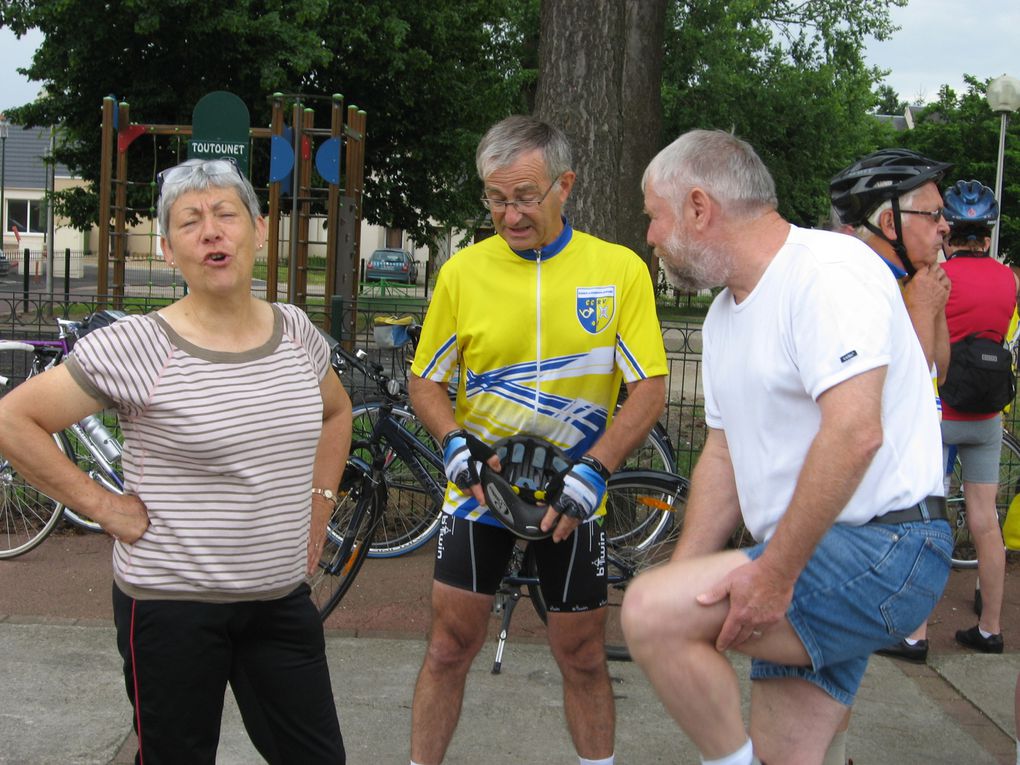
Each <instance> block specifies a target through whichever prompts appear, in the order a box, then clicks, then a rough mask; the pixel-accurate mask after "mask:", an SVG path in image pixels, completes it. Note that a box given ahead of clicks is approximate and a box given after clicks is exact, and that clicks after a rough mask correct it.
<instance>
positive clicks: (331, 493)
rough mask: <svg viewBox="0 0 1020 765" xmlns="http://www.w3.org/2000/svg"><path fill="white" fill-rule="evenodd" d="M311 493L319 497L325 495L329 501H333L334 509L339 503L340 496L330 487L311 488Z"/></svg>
mask: <svg viewBox="0 0 1020 765" xmlns="http://www.w3.org/2000/svg"><path fill="white" fill-rule="evenodd" d="M312 494H318V495H319V496H320V497H325V498H326V499H328V500H329V501H330V502H332V503H333V509H334V510H335V509H336V506H337V505H338V504H340V497H338V496H337V495H336V492H334V491H333V490H332V489H312Z"/></svg>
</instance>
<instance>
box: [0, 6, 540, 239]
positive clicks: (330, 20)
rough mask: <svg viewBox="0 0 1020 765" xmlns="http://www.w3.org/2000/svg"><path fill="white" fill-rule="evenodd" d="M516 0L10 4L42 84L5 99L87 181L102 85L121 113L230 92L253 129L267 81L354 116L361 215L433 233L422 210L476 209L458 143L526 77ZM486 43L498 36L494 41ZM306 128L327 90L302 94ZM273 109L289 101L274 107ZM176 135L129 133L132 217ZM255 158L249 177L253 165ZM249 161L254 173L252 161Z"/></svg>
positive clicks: (175, 116) (452, 214) (186, 115)
mask: <svg viewBox="0 0 1020 765" xmlns="http://www.w3.org/2000/svg"><path fill="white" fill-rule="evenodd" d="M531 6H532V3H529V2H526V1H525V0H491V1H490V2H486V3H481V2H468V1H467V0H429V2H427V3H423V2H420V1H419V0H374V1H373V2H371V3H362V2H341V1H340V0H229V1H228V2H221V3H207V2H200V0H159V2H156V1H155V0H108V1H107V2H103V3H96V2H93V0H36V1H35V2H28V1H27V0H17V1H16V2H11V3H7V4H5V5H3V6H2V9H0V25H3V26H8V27H10V28H11V29H13V30H14V31H16V32H18V31H22V32H23V31H25V30H26V29H28V28H33V27H34V28H38V29H40V30H41V31H42V32H43V33H44V34H45V40H44V42H43V44H42V46H41V47H40V49H39V50H38V52H37V53H36V56H35V58H34V60H33V62H32V65H31V66H30V67H29V68H28V71H27V74H28V75H29V76H30V77H31V78H32V79H34V80H38V81H40V82H42V83H43V84H44V85H45V88H46V90H47V95H45V96H44V97H42V98H41V99H39V100H37V101H35V102H33V103H32V104H28V105H26V106H24V107H22V108H20V109H17V110H14V112H13V113H12V114H11V115H10V116H12V117H13V119H14V120H16V121H18V122H19V123H22V124H28V125H51V124H59V125H60V126H61V137H62V141H61V142H60V146H59V148H58V149H57V152H56V159H57V160H58V161H60V162H62V163H64V164H66V165H67V166H68V167H70V168H71V169H72V171H73V172H75V173H76V174H78V175H80V176H81V177H82V178H84V179H86V180H87V181H91V182H93V183H94V182H96V181H97V180H98V177H99V158H100V144H101V135H100V122H101V120H100V109H101V105H102V99H103V98H104V97H105V96H108V95H110V94H115V95H116V97H117V98H118V99H120V100H126V101H128V102H129V103H130V107H131V119H132V121H136V122H146V123H154V124H189V123H190V121H191V111H192V109H193V107H194V105H195V103H196V102H197V101H198V100H199V99H200V98H201V97H202V96H203V95H205V94H206V93H209V92H211V91H213V90H229V91H231V92H233V93H236V94H237V95H238V96H240V97H241V99H242V100H243V101H244V102H245V103H246V104H247V105H248V108H249V110H250V111H251V119H252V124H253V125H268V124H269V115H270V108H271V107H270V103H269V100H268V97H269V96H270V94H272V93H273V92H275V91H280V92H284V93H291V94H298V93H305V94H316V95H321V96H329V95H331V94H333V93H342V94H343V95H344V96H345V99H346V103H348V104H354V105H357V106H358V107H360V108H362V109H365V110H366V111H367V112H368V141H367V144H366V159H365V162H366V168H367V177H366V200H365V211H366V217H367V218H368V219H369V220H371V221H373V222H376V223H381V224H384V225H389V226H396V227H400V228H404V229H406V230H408V231H409V232H410V233H411V234H412V236H414V238H415V239H417V240H418V241H422V242H426V241H429V240H430V239H431V238H432V237H433V236H434V230H433V225H432V223H430V220H429V219H430V217H432V218H436V219H438V220H439V221H440V223H456V224H461V223H462V222H463V221H464V220H466V219H469V218H471V217H473V216H475V215H477V214H478V211H479V205H478V202H477V196H478V183H477V182H476V181H474V180H473V171H472V169H473V154H474V147H475V145H476V144H477V141H478V139H479V137H480V135H481V132H482V131H483V130H484V128H485V127H486V126H487V125H488V124H491V122H493V121H494V120H496V119H499V118H500V117H502V116H505V114H507V113H508V111H509V110H510V108H511V104H513V103H514V102H515V99H517V98H519V95H520V93H521V92H522V89H523V87H524V85H525V84H526V81H527V79H528V77H529V76H531V77H533V72H532V73H531V74H530V75H529V74H528V73H523V74H522V72H521V69H520V64H519V60H520V57H521V55H522V51H525V47H526V46H525V44H524V43H525V40H524V38H523V37H522V35H521V34H519V32H518V31H517V30H518V29H519V28H520V24H521V23H523V22H521V19H522V18H525V19H526V18H527V16H528V14H529V13H531V14H532V15H534V14H535V13H537V10H535V9H534V8H532V7H531ZM497 43H498V44H497ZM305 103H306V105H307V106H309V107H311V108H314V109H316V111H317V114H316V121H315V124H316V125H317V126H320V127H323V126H326V125H328V124H329V121H328V119H329V118H328V114H327V110H328V101H317V100H314V99H310V98H309V99H307V100H306V102H305ZM288 115H289V112H288ZM183 153H184V148H183V144H176V145H175V144H173V143H172V142H167V141H166V140H163V141H162V142H159V143H154V142H153V140H152V139H147V138H141V139H138V140H137V141H136V142H135V143H134V144H133V145H132V147H131V150H130V154H129V167H130V168H131V180H133V181H136V182H138V184H140V185H138V186H134V187H132V190H133V195H132V200H131V202H130V204H131V205H132V207H134V208H135V211H136V212H139V213H145V212H147V210H148V205H149V203H150V198H151V188H149V187H147V186H146V185H145V184H146V182H149V181H151V179H152V178H153V176H154V174H155V171H156V170H158V169H160V168H162V167H165V166H167V165H169V164H172V163H173V162H174V161H176V160H177V159H179V158H181V157H182V156H183ZM266 164H267V163H266V162H264V161H263V162H262V163H261V165H263V167H262V168H261V170H260V169H259V166H258V165H259V163H256V164H255V173H254V174H255V178H254V180H255V181H256V183H265V179H266V176H265V173H266V169H265V165H266ZM260 172H261V173H262V175H261V178H260V177H259V173H260ZM61 202H62V203H63V208H62V211H63V212H64V213H66V214H69V215H70V216H71V218H72V220H73V221H74V224H75V225H77V226H79V227H87V226H88V225H90V224H91V223H94V222H95V221H96V220H97V210H98V204H97V197H96V194H95V193H94V192H93V191H92V190H91V189H89V190H87V191H85V190H78V191H75V192H71V193H69V194H67V195H65V196H64V198H63V199H62V200H61Z"/></svg>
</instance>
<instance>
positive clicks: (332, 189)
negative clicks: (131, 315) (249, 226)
mask: <svg viewBox="0 0 1020 765" xmlns="http://www.w3.org/2000/svg"><path fill="white" fill-rule="evenodd" d="M310 98H315V97H310V96H286V95H284V94H282V93H275V94H273V96H272V119H271V124H270V127H268V128H258V127H251V128H250V129H249V141H250V144H251V146H250V148H251V149H254V147H255V143H256V142H257V141H266V142H268V146H269V151H268V152H265V154H266V155H267V156H269V157H271V158H272V161H273V164H274V167H275V165H276V161H277V159H278V157H277V156H276V153H277V152H278V149H280V148H284V146H283V145H284V144H287V145H289V146H291V147H294V149H293V168H292V170H291V173H290V175H289V178H290V179H292V180H291V182H290V183H289V184H288V186H289V187H288V188H285V181H284V179H283V178H278V179H276V180H273V172H272V171H270V173H268V174H267V181H266V185H265V186H258V185H256V191H257V192H258V193H259V194H260V197H261V196H262V192H265V193H266V196H267V197H268V213H267V216H266V220H267V224H268V226H267V241H266V246H267V252H266V261H265V266H266V280H265V281H266V299H267V300H278V299H286V300H287V302H290V303H293V304H295V305H298V306H301V307H302V308H304V309H305V310H308V303H309V297H310V296H309V279H308V277H309V245H321V244H325V268H324V277H325V279H324V286H323V294H322V301H323V302H322V309H321V310H322V313H324V314H325V320H324V327H325V328H329V326H330V320H331V317H330V313H331V306H332V305H333V304H343V305H344V306H345V310H347V311H356V310H357V297H358V276H359V258H358V252H359V237H360V230H361V215H362V193H363V189H364V158H365V124H366V120H367V116H366V114H365V112H364V111H361V110H359V109H358V108H357V107H356V106H349V107H347V109H346V110H345V109H344V105H343V96H341V95H333V96H331V97H329V101H330V124H329V127H328V128H317V127H315V125H314V120H315V113H314V110H313V109H311V108H306V107H304V105H303V101H307V100H308V99H310ZM287 100H293V104H292V105H291V109H290V111H291V120H290V125H291V128H290V131H289V132H290V133H291V135H292V138H293V140H292V141H286V140H285V138H284V135H285V131H286V127H285V124H284V114H285V105H284V104H285V101H287ZM192 130H193V129H192V126H191V125H157V124H145V123H131V122H130V108H129V104H128V103H127V102H120V103H115V101H114V99H113V98H112V97H108V98H105V99H103V123H102V154H101V158H100V162H101V164H100V182H99V210H100V213H99V232H98V248H97V267H98V271H97V282H96V292H97V294H98V296H99V300H100V301H101V302H102V303H103V304H104V305H110V306H111V307H113V308H122V307H123V304H124V300H125V297H126V290H125V283H126V280H125V268H126V264H127V260H128V254H129V252H130V248H129V244H128V240H129V238H130V237H138V236H145V237H148V238H149V242H148V243H147V245H146V249H148V250H150V251H152V250H153V248H154V244H155V239H156V237H157V236H158V233H157V232H156V231H155V225H156V224H155V205H156V196H155V195H156V190H155V186H156V184H155V175H156V173H157V172H158V171H159V170H162V169H164V168H163V167H159V166H158V160H155V159H154V163H153V164H154V167H153V170H152V173H151V176H150V180H149V181H148V182H145V183H147V185H148V187H149V194H150V205H149V206H148V207H146V208H138V207H134V208H131V207H129V203H128V189H129V187H131V186H139V185H142V182H139V181H129V180H128V153H129V151H128V150H129V148H130V147H131V145H132V144H133V143H134V142H135V141H136V140H137V139H138V138H140V137H141V136H152V137H153V141H154V142H155V141H156V140H157V137H160V136H165V137H170V138H172V139H176V140H177V142H178V146H177V150H176V152H175V153H176V154H177V155H178V156H177V158H176V160H175V161H181V160H183V159H185V158H186V157H185V156H180V153H181V150H182V149H183V147H184V144H185V143H186V142H187V141H188V140H189V139H190V138H191V136H192ZM317 138H318V139H326V141H325V142H324V145H323V146H320V149H324V148H326V145H325V144H328V143H329V142H333V143H332V144H331V145H329V148H330V149H332V150H334V151H335V152H336V153H337V156H335V157H334V161H335V162H336V167H335V170H336V173H335V177H332V174H330V175H331V177H330V178H327V177H323V180H324V181H325V187H324V188H323V187H320V186H313V183H312V180H313V178H312V165H313V161H314V154H315V153H314V152H313V151H312V144H313V141H315V139H317ZM341 147H342V151H341V150H340V149H341ZM249 154H250V156H252V157H254V156H255V154H256V152H255V151H253V150H252V151H250V152H249ZM164 155H166V151H165V149H164ZM153 156H154V158H155V157H158V156H159V152H158V151H157V150H156V146H155V143H154V154H153ZM169 164H173V163H169ZM168 166H169V165H168ZM252 167H253V169H252V172H251V174H250V175H251V176H252V177H253V176H255V169H254V160H253V163H252ZM319 167H320V168H321V165H319ZM320 174H321V169H320ZM288 194H289V199H286V198H285V197H286V196H287V195H288ZM313 208H318V209H320V210H323V212H313ZM132 212H134V213H136V214H138V215H139V217H142V218H146V217H147V218H148V219H149V222H150V229H149V232H148V233H144V234H142V233H138V232H133V231H130V230H129V229H128V218H129V214H130V213H132ZM314 217H324V218H325V235H326V240H325V242H324V243H323V242H321V241H311V240H310V237H309V231H310V228H311V221H312V219H313V218H314ZM285 219H287V221H288V222H289V226H288V227H287V230H286V231H284V226H283V223H284V221H285ZM284 244H285V245H286V249H287V251H286V253H284V252H282V248H283V245H284ZM284 254H285V255H286V263H287V277H286V280H285V283H284V284H283V285H282V286H283V287H284V289H283V291H282V294H281V284H280V278H279V276H278V267H279V266H280V264H281V262H283V256H284ZM334 297H337V298H340V301H334V300H333V298H334ZM317 298H318V291H317V290H316V294H315V295H314V297H313V300H314V299H317ZM315 313H319V311H318V310H316V311H315Z"/></svg>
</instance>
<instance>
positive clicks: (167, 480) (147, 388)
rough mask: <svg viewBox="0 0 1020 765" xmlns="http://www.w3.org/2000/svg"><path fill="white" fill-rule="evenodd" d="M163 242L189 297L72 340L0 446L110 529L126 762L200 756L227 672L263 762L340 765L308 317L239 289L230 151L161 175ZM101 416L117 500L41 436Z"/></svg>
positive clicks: (241, 206) (320, 353)
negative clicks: (131, 757) (115, 434)
mask: <svg viewBox="0 0 1020 765" xmlns="http://www.w3.org/2000/svg"><path fill="white" fill-rule="evenodd" d="M159 185H160V199H159V208H158V214H159V223H160V227H161V231H162V234H163V235H162V238H161V245H162V249H163V253H164V257H165V259H166V260H167V262H168V263H169V264H170V265H171V266H173V267H175V268H177V269H178V270H179V271H180V272H181V275H182V277H183V278H184V280H185V281H186V282H187V284H188V294H187V295H186V296H185V297H184V298H182V299H180V300H178V301H177V302H175V303H173V304H171V305H169V306H167V307H165V308H162V309H160V310H159V311H157V312H154V313H151V314H147V315H140V316H128V317H126V318H124V319H121V320H120V321H117V322H115V323H114V324H113V325H111V326H109V327H105V328H103V329H101V330H97V331H95V332H93V333H90V334H89V335H88V336H86V337H85V338H83V339H82V340H80V341H79V342H78V344H77V345H76V347H75V350H74V353H73V354H72V355H71V356H70V357H69V358H68V359H67V361H66V363H64V364H63V365H61V366H58V367H56V368H54V369H53V370H50V371H48V372H46V373H45V374H43V375H39V376H38V377H34V378H32V379H31V380H29V381H27V382H26V383H25V384H24V385H21V386H19V387H18V388H16V389H15V390H14V391H12V392H11V393H10V394H8V395H7V396H6V397H5V398H4V399H3V400H2V402H0V451H2V452H3V453H4V454H5V455H7V456H8V457H9V458H10V459H11V461H12V462H13V463H14V464H15V465H16V466H17V468H18V469H19V470H20V471H22V472H23V474H24V475H25V476H26V477H28V478H29V480H30V481H32V482H33V483H34V484H35V485H36V486H37V487H38V488H40V489H41V490H42V491H44V492H45V493H46V494H48V495H49V496H51V497H53V498H54V499H56V500H58V501H60V502H64V503H66V504H68V505H71V506H72V507H75V508H76V509H78V510H80V511H82V512H84V513H85V514H87V515H88V516H90V517H92V518H94V519H95V520H96V521H97V522H99V523H100V524H101V525H102V526H103V528H104V529H105V530H106V531H107V532H108V533H109V534H111V535H112V536H113V537H114V539H115V542H114V546H113V569H114V587H113V602H114V620H115V622H116V626H117V640H118V646H119V648H120V652H121V655H122V657H123V659H124V672H125V681H126V685H127V692H128V696H129V698H130V699H131V702H132V705H133V707H134V711H135V716H134V725H135V730H136V733H137V734H138V755H137V757H136V761H137V762H150V763H155V762H170V761H174V762H189V763H200V762H209V763H212V762H214V760H215V756H216V748H217V744H218V739H219V727H220V717H221V714H222V707H223V696H224V691H225V689H226V686H227V684H229V685H230V686H231V687H232V689H233V692H234V696H235V697H236V699H237V702H238V706H239V708H240V710H241V714H242V717H243V719H244V722H245V726H246V728H247V729H248V733H249V736H250V737H251V739H252V742H253V743H254V745H255V746H256V748H257V749H258V750H259V752H260V753H261V754H262V756H263V757H265V759H266V760H267V761H269V762H302V763H313V762H315V763H319V762H321V763H327V762H329V763H338V762H344V747H343V741H342V737H341V735H340V727H339V723H338V721H337V714H336V709H335V706H334V702H333V694H332V690H331V687H330V681H329V671H328V667H327V666H326V656H325V646H324V640H323V634H322V625H321V622H320V620H319V618H318V614H317V612H316V610H315V608H314V606H313V605H312V603H311V600H310V599H309V591H308V585H307V584H306V582H305V576H306V574H308V573H311V572H312V571H313V570H314V568H315V566H316V564H317V562H318V559H319V551H320V549H321V545H322V542H323V539H324V536H325V530H326V522H327V520H328V518H329V515H330V512H331V511H332V509H333V494H332V491H333V490H335V489H336V488H337V487H338V485H339V483H340V477H341V474H342V471H343V466H344V464H345V462H346V458H347V450H348V448H349V444H350V430H351V406H350V400H349V398H348V397H347V394H346V392H345V391H344V388H343V386H342V385H341V384H340V382H339V380H338V379H337V377H336V375H335V374H334V373H333V371H332V369H331V367H330V366H329V350H328V347H327V345H326V343H325V342H324V340H323V339H322V337H321V336H320V335H319V333H318V331H317V330H316V329H315V327H314V326H313V325H312V324H311V322H310V321H309V319H308V317H307V316H306V315H305V314H304V313H303V312H302V311H301V310H300V309H298V308H295V307H294V306H290V305H282V304H270V303H267V302H265V301H263V300H261V299H258V298H256V297H254V296H252V294H251V281H252V268H253V265H254V262H255V257H256V252H257V251H258V250H260V249H261V248H262V247H263V245H264V242H265V235H266V222H265V219H264V218H263V217H262V215H261V213H260V211H259V205H258V200H257V198H256V196H255V193H254V190H253V189H252V187H251V184H250V183H249V182H248V180H247V179H246V178H244V177H243V175H242V174H241V172H240V171H239V169H238V168H237V166H236V165H235V164H234V163H233V162H231V161H229V160H208V161H207V160H189V161H187V162H185V163H183V164H181V165H178V166H176V167H174V168H171V169H169V170H166V171H164V172H162V173H160V175H159ZM103 408H114V409H116V410H117V413H118V416H119V418H120V424H121V428H122V430H123V433H124V439H125V445H124V446H125V448H124V458H123V459H124V478H125V486H126V489H127V491H126V493H125V494H124V495H123V496H118V495H114V494H112V493H110V492H108V491H106V490H105V489H103V488H102V487H101V486H99V485H98V484H97V483H95V482H93V481H91V480H89V479H88V477H87V476H85V475H84V474H83V473H82V472H81V471H79V470H77V469H76V468H75V466H74V465H72V464H71V463H70V462H69V461H67V460H66V459H64V458H62V457H61V456H60V454H59V453H58V451H57V449H56V447H55V445H54V443H53V440H52V439H51V438H50V436H49V434H50V433H54V432H58V431H60V430H62V429H63V428H65V427H67V426H68V425H70V424H71V423H73V422H76V421H77V420H79V419H81V418H82V417H84V416H85V415H87V414H89V413H91V412H95V411H98V410H100V409H103Z"/></svg>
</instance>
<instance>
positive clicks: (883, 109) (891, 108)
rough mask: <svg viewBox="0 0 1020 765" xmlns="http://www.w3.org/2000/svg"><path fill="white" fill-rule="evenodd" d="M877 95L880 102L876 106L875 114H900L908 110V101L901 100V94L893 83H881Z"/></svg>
mask: <svg viewBox="0 0 1020 765" xmlns="http://www.w3.org/2000/svg"><path fill="white" fill-rule="evenodd" d="M875 97H876V98H877V99H878V104H877V105H876V106H875V114H895V115H900V114H903V112H904V111H906V108H907V102H906V101H900V96H899V94H898V93H897V92H896V91H895V90H893V88H892V86H891V85H887V84H884V83H883V84H882V85H879V86H878V89H877V90H876V91H875Z"/></svg>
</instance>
